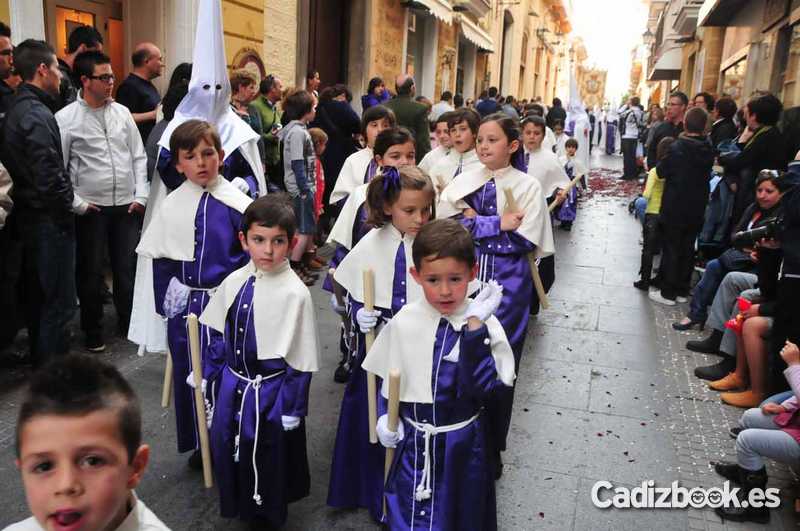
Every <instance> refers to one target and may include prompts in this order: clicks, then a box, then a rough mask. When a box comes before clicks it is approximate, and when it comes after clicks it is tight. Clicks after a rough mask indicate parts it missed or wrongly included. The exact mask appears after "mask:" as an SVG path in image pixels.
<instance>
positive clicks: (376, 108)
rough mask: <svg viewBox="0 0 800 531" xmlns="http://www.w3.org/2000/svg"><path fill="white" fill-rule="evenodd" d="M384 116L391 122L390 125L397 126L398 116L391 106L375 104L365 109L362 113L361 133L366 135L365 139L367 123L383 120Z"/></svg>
mask: <svg viewBox="0 0 800 531" xmlns="http://www.w3.org/2000/svg"><path fill="white" fill-rule="evenodd" d="M384 118H385V119H386V120H387V121H388V122H389V127H395V126H396V125H397V118H395V116H394V111H392V110H391V109H390V108H389V107H384V106H383V105H373V106H372V107H370V108H369V109H367V110H366V111H364V114H362V115H361V134H362V135H364V139H366V138H367V125H369V123H370V122H374V121H376V120H383V119H384Z"/></svg>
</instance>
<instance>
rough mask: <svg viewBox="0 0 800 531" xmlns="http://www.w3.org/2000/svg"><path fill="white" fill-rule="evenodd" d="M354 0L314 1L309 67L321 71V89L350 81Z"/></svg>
mask: <svg viewBox="0 0 800 531" xmlns="http://www.w3.org/2000/svg"><path fill="white" fill-rule="evenodd" d="M349 10H350V0H311V3H310V17H309V26H308V70H310V69H315V70H318V71H319V78H320V88H324V87H328V86H330V85H335V84H336V83H345V82H346V81H347V42H348V36H349V33H350V31H349V29H350V28H349V24H348V20H349V17H348V16H347V14H348V12H349Z"/></svg>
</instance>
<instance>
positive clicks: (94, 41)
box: [67, 25, 103, 53]
mask: <svg viewBox="0 0 800 531" xmlns="http://www.w3.org/2000/svg"><path fill="white" fill-rule="evenodd" d="M81 44H83V45H84V46H86V47H87V48H97V45H98V44H103V37H102V36H101V35H100V32H99V31H97V30H96V29H95V27H94V26H86V25H81V26H78V27H76V28H75V29H74V30H72V33H70V34H69V39H67V53H75V52H76V51H77V50H78V48H80V47H81Z"/></svg>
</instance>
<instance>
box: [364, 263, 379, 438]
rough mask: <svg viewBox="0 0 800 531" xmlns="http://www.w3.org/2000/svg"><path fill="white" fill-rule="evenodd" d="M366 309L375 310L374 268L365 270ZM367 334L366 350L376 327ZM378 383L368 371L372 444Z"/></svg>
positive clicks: (376, 410)
mask: <svg viewBox="0 0 800 531" xmlns="http://www.w3.org/2000/svg"><path fill="white" fill-rule="evenodd" d="M363 284H364V309H365V310H368V311H370V312H371V311H373V310H375V275H374V273H373V272H372V269H365V270H364V280H363ZM364 335H365V340H366V344H365V346H366V352H369V350H370V349H371V348H372V343H373V342H374V341H375V329H374V328H373V329H372V330H370V331H369V332H367V333H366V334H364ZM377 393H378V384H377V381H376V380H375V375H374V374H372V373H371V372H367V408H368V411H369V442H370V443H372V444H377V443H378V432H377V431H375V426H376V425H377V424H378V397H377Z"/></svg>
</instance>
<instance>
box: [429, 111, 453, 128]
mask: <svg viewBox="0 0 800 531" xmlns="http://www.w3.org/2000/svg"><path fill="white" fill-rule="evenodd" d="M458 111H459V109H456V110H455V111H447V112H443V113H442V114H440V115H439V116H438V117H437V118H436V120H434V121H433V125H434V127H433V128H434V129H436V126H437V125H439V124H440V123H442V122H444V123H448V122H449V120H450V116H451V115H452V114H453V113H454V112H458ZM447 127H448V129H449V128H450V126H449V125H448V126H447Z"/></svg>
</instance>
